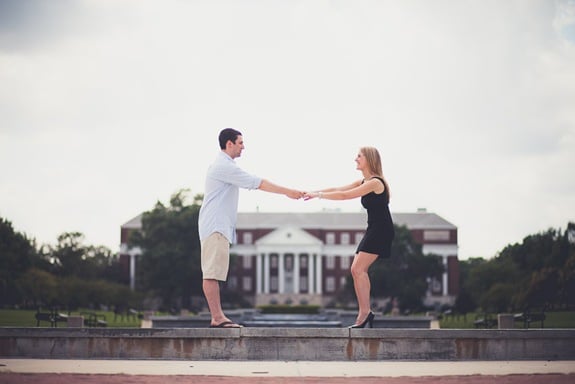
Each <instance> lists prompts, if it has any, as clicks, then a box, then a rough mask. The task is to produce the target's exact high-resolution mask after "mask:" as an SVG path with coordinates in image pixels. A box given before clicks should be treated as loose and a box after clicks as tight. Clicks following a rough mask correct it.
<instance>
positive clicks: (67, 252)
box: [48, 232, 120, 282]
mask: <svg viewBox="0 0 575 384" xmlns="http://www.w3.org/2000/svg"><path fill="white" fill-rule="evenodd" d="M48 248H49V251H48V255H49V257H50V258H51V260H52V261H53V268H52V270H53V272H54V273H55V274H57V275H58V276H62V277H70V276H74V277H78V278H82V279H97V278H101V279H106V280H109V281H114V282H115V281H119V279H120V276H119V267H118V260H117V258H116V256H115V255H114V254H113V253H112V251H111V250H110V249H109V248H107V247H104V246H93V245H84V235H83V234H82V233H80V232H66V233H63V234H61V235H60V236H58V244H57V245H56V246H55V247H48Z"/></svg>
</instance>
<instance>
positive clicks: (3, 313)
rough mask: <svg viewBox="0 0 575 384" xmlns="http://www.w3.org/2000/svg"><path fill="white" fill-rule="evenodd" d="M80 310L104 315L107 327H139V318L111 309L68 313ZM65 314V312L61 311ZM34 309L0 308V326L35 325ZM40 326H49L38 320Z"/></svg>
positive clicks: (73, 314)
mask: <svg viewBox="0 0 575 384" xmlns="http://www.w3.org/2000/svg"><path fill="white" fill-rule="evenodd" d="M81 312H91V313H95V314H97V315H103V316H105V319H106V322H107V323H108V327H111V328H139V327H140V323H141V320H140V319H138V318H137V317H134V316H131V317H130V318H127V317H126V316H124V318H123V319H122V318H121V317H120V316H116V315H115V314H114V312H113V311H94V310H90V309H80V310H78V311H72V312H70V313H69V315H71V316H79V315H80V313H81ZM61 313H64V314H67V312H61ZM35 315H36V311H35V310H26V309H0V327H35V326H36V318H35ZM40 326H41V327H50V324H49V323H48V322H45V321H42V322H40ZM65 326H66V325H65V324H64V323H59V324H58V327H65Z"/></svg>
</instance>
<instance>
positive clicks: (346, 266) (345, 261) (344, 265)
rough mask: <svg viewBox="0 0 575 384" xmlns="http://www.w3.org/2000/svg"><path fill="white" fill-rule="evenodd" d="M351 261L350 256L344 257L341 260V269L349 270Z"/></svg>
mask: <svg viewBox="0 0 575 384" xmlns="http://www.w3.org/2000/svg"><path fill="white" fill-rule="evenodd" d="M350 260H351V257H349V256H342V257H341V259H340V265H341V269H349V265H350V264H349V261H350Z"/></svg>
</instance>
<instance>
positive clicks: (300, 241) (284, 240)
mask: <svg viewBox="0 0 575 384" xmlns="http://www.w3.org/2000/svg"><path fill="white" fill-rule="evenodd" d="M255 243H256V245H257V246H262V245H292V246H293V245H321V244H322V243H321V240H319V239H318V238H317V237H314V236H312V235H310V234H309V233H307V232H306V231H304V230H302V229H300V228H297V227H292V226H285V227H280V228H278V229H276V230H275V231H273V232H270V233H268V234H267V235H265V236H264V237H262V238H260V239H259V240H257V241H256V242H255Z"/></svg>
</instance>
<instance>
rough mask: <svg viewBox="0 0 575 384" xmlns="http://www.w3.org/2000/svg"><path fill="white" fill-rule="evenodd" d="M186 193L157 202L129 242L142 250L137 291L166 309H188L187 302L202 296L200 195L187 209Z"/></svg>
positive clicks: (181, 192)
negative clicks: (156, 298)
mask: <svg viewBox="0 0 575 384" xmlns="http://www.w3.org/2000/svg"><path fill="white" fill-rule="evenodd" d="M186 193H187V191H186V190H181V191H179V192H177V193H175V194H174V195H172V197H171V199H170V205H169V206H167V207H166V206H164V205H163V204H162V203H160V202H158V203H157V204H156V206H155V207H154V209H153V210H152V211H149V212H145V213H144V214H143V217H142V230H141V232H137V233H135V234H134V235H133V236H132V237H131V239H130V245H131V246H138V247H140V248H141V249H142V256H141V257H140V258H139V267H138V274H139V275H138V279H137V281H138V282H139V283H138V284H139V286H138V288H139V289H143V290H148V291H152V292H153V293H155V294H156V295H158V296H159V297H160V298H161V299H162V301H163V304H164V306H165V307H166V308H168V309H175V308H179V307H184V308H190V298H191V296H192V295H194V294H201V292H202V291H201V289H202V288H201V286H202V284H201V281H202V278H201V268H200V265H201V262H200V240H199V235H198V215H199V211H200V201H201V199H202V195H196V196H195V198H194V200H193V203H192V204H191V205H187V204H186V203H185V200H186Z"/></svg>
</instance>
